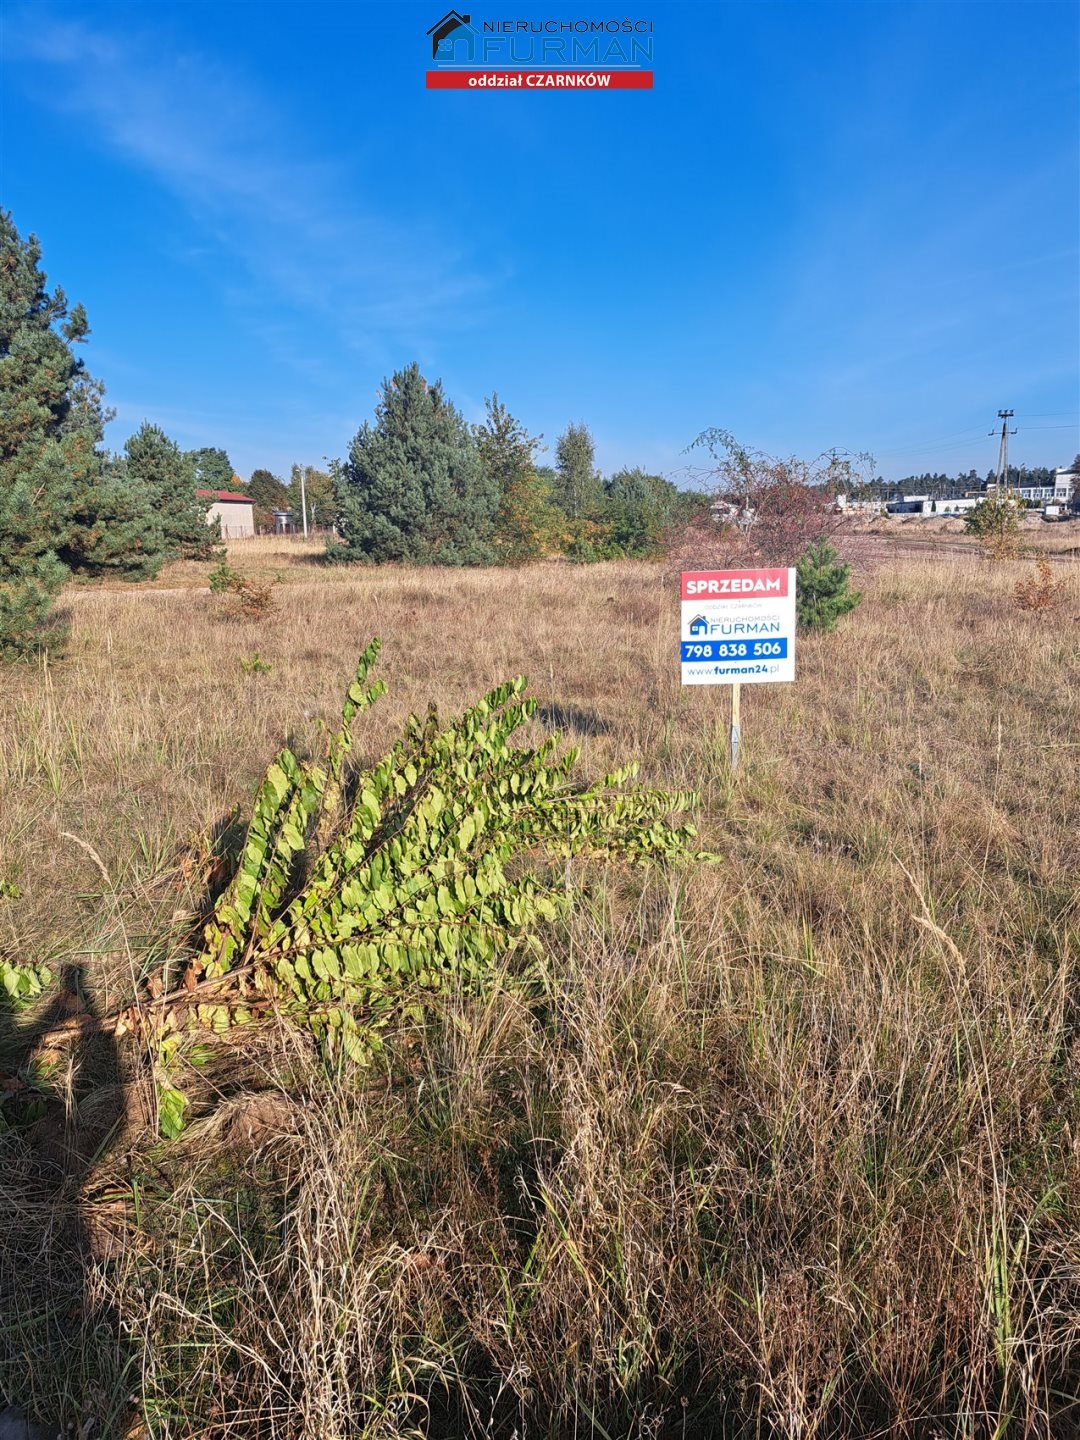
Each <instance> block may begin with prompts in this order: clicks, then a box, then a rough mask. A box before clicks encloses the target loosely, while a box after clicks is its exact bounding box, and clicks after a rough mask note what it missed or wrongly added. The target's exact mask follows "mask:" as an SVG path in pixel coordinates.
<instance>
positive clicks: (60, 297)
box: [0, 210, 102, 657]
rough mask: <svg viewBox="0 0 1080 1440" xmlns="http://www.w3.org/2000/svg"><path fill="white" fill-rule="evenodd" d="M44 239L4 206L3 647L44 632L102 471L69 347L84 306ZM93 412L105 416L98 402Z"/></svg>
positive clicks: (6, 650) (20, 650)
mask: <svg viewBox="0 0 1080 1440" xmlns="http://www.w3.org/2000/svg"><path fill="white" fill-rule="evenodd" d="M40 260H41V248H40V246H39V245H38V242H37V239H36V238H35V237H34V236H33V235H31V236H30V237H29V239H27V240H25V241H24V240H23V239H22V238H21V237H20V235H19V233H18V231H17V229H16V228H15V224H14V222H13V220H12V218H11V215H10V213H8V212H7V211H2V210H0V655H3V656H4V657H11V656H13V655H20V654H26V653H28V652H30V651H31V650H33V649H34V648H35V646H36V645H38V644H40V643H41V641H42V640H43V639H44V638H46V637H45V635H44V632H43V627H44V625H45V621H46V617H47V615H48V611H49V607H50V605H51V602H52V598H53V596H54V595H55V594H56V592H57V591H58V590H59V588H60V586H61V585H62V584H63V583H64V579H65V578H66V575H67V567H66V565H65V564H64V562H63V560H62V559H61V554H60V552H61V551H62V550H63V549H64V548H65V547H66V546H67V545H68V543H69V541H70V539H71V536H72V533H73V529H74V525H75V510H76V505H77V492H78V491H79V490H80V488H81V487H85V485H86V484H87V483H88V482H92V481H93V480H94V478H95V476H96V475H97V474H98V472H99V471H100V467H101V464H102V457H101V455H100V453H99V451H98V449H97V445H98V442H99V440H100V431H99V429H98V428H95V412H94V404H93V401H94V398H95V396H97V397H98V398H100V387H99V386H95V385H94V383H93V382H92V381H90V379H89V377H88V376H87V375H86V370H85V366H84V364H83V361H82V360H79V359H76V357H75V354H74V352H73V350H72V346H73V345H74V344H76V343H78V342H79V341H81V340H84V339H85V338H86V336H87V335H88V334H89V328H90V327H89V325H88V323H87V318H86V312H85V310H84V309H83V307H82V306H81V305H75V306H73V307H72V309H71V310H70V311H69V310H68V306H67V301H66V299H65V296H64V293H63V291H62V290H61V289H60V288H59V287H57V288H56V289H55V290H54V291H53V292H52V294H51V295H50V294H49V292H48V290H47V289H46V288H45V287H46V277H45V274H44V272H43V271H42V269H41V265H40ZM97 414H98V415H100V405H99V406H98V410H97Z"/></svg>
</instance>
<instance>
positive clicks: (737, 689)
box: [731, 680, 742, 775]
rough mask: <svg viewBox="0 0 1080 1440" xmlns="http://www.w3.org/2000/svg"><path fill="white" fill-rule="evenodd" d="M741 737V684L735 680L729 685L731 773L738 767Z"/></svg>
mask: <svg viewBox="0 0 1080 1440" xmlns="http://www.w3.org/2000/svg"><path fill="white" fill-rule="evenodd" d="M741 738H742V686H741V685H740V683H739V682H738V680H736V681H735V683H734V685H732V687H731V773H732V774H733V775H734V773H735V771H736V770H737V769H738V768H739V741H740V740H741Z"/></svg>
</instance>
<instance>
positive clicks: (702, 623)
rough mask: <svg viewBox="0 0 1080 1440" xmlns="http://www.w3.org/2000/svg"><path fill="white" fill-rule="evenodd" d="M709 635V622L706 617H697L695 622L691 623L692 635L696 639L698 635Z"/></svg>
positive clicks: (694, 619)
mask: <svg viewBox="0 0 1080 1440" xmlns="http://www.w3.org/2000/svg"><path fill="white" fill-rule="evenodd" d="M708 633H709V622H708V620H706V619H705V616H704V615H695V616H694V618H693V620H691V621H690V634H691V635H693V636H694V637H695V638H696V637H697V636H698V635H707V634H708Z"/></svg>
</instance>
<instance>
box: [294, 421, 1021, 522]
mask: <svg viewBox="0 0 1080 1440" xmlns="http://www.w3.org/2000/svg"><path fill="white" fill-rule="evenodd" d="M1009 414H1010V415H1011V414H1012V411H1011V410H1010V411H1009ZM300 510H301V513H302V514H303V517H304V539H305V540H306V539H307V490H306V489H305V488H304V467H303V466H302V465H301V467H300Z"/></svg>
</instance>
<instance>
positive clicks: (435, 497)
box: [0, 210, 975, 658]
mask: <svg viewBox="0 0 1080 1440" xmlns="http://www.w3.org/2000/svg"><path fill="white" fill-rule="evenodd" d="M89 334H90V326H89V321H88V318H87V315H86V311H85V309H84V308H83V306H82V305H81V304H76V305H71V306H69V305H68V302H67V298H66V296H65V295H64V292H63V290H62V289H61V288H60V287H59V286H56V287H54V288H53V290H52V291H51V292H50V291H49V289H48V288H47V278H46V275H45V273H44V271H43V269H42V267H41V248H40V245H39V243H38V241H37V239H36V237H35V236H34V235H32V234H31V235H29V236H28V237H27V238H26V239H23V238H22V236H21V235H20V234H19V231H18V229H17V228H16V226H15V223H14V220H13V218H12V215H11V213H10V212H9V211H5V210H0V392H2V395H3V404H2V406H0V658H12V657H15V656H18V655H23V654H30V653H34V652H35V651H37V650H40V649H41V648H42V646H43V645H48V644H49V643H50V638H51V637H54V636H58V635H59V630H58V629H57V625H56V621H55V619H54V618H51V611H52V605H53V602H54V600H55V597H56V595H57V594H58V592H59V590H60V588H61V587H62V586H63V584H64V583H65V581H66V580H67V579H68V578H69V577H71V576H73V575H77V576H87V577H95V576H97V577H101V576H106V575H110V574H111V575H119V576H124V577H125V578H129V579H133V580H140V579H148V578H152V577H153V576H155V575H156V574H157V573H158V572H159V571H160V569H161V568H162V566H163V565H164V564H165V563H167V562H168V561H170V560H177V559H187V560H203V559H211V558H213V557H214V556H215V554H216V553H217V549H218V546H219V545H220V541H221V535H220V526H219V525H218V523H217V522H213V523H209V522H208V512H209V509H210V507H211V505H212V504H213V498H214V497H213V495H212V494H203V495H200V494H199V493H198V492H199V491H200V490H202V491H208V492H214V491H221V490H236V489H240V490H242V491H243V492H244V493H245V494H246V495H247V496H248V497H249V498H250V499H251V501H252V503H253V507H254V514H255V519H256V524H257V525H259V526H260V527H262V528H269V527H270V526H271V525H272V524H273V512H274V511H280V510H291V511H293V512H294V514H298V513H299V512H300V509H301V505H300V490H301V480H303V484H304V489H305V491H306V495H307V499H308V514H309V517H311V518H313V520H314V522H315V523H317V524H318V525H320V526H322V527H323V528H325V529H329V530H330V532H331V533H330V535H329V538H328V539H327V543H326V559H327V561H328V562H330V563H366V564H381V563H393V562H397V563H403V564H417V565H426V564H432V565H450V566H463V565H499V564H503V565H520V564H523V563H527V562H529V561H533V560H540V559H544V558H547V557H553V556H559V557H564V558H566V559H568V560H573V561H579V562H590V561H598V560H609V559H616V558H633V559H650V558H656V557H659V556H661V555H669V556H674V554H675V553H676V552H677V551H679V550H682V551H684V552H686V553H688V554H689V553H691V552H695V551H696V552H698V553H700V554H701V556H702V560H704V558H705V553H704V552H706V551H708V552H709V553H710V554H711V555H712V556H713V558H714V562H715V559H716V557H717V556H721V557H722V555H723V554H727V555H729V556H731V555H737V557H738V558H739V559H740V561H741V562H742V563H749V562H751V561H752V560H754V559H755V558H756V559H758V560H759V561H760V562H762V563H786V564H795V563H796V561H797V560H798V559H799V557H800V556H801V555H802V554H803V553H804V552H805V550H806V549H807V547H808V546H809V545H811V544H813V543H816V542H817V541H820V540H821V539H823V538H824V537H826V536H827V535H828V533H829V526H828V524H826V522H825V519H824V516H825V512H826V509H827V508H830V507H831V503H832V500H833V498H834V496H835V494H836V493H839V492H845V493H848V494H855V495H857V494H859V493H865V491H866V490H867V488H868V487H873V486H875V485H879V484H882V483H884V482H879V481H874V480H872V479H867V475H866V470H867V465H869V466H871V467H872V465H873V461H872V458H871V457H869V456H850V455H847V454H846V453H843V452H838V451H829V452H826V454H825V455H823V456H819V457H818V458H817V460H814V461H809V462H806V461H803V460H800V459H798V458H797V457H791V458H789V459H784V460H778V459H776V458H775V457H772V456H768V455H765V454H763V453H762V452H757V451H752V450H748V449H746V448H745V447H744V446H742V445H741V444H740V443H739V442H738V441H736V440H735V438H734V437H733V436H732V435H731V434H730V433H729V432H727V431H724V430H719V429H711V430H706V431H703V432H702V434H701V435H699V436H698V437H697V439H696V440H695V441H694V442H693V443H692V445H691V446H689V447H687V448H688V449H691V450H692V449H694V448H695V447H699V446H700V447H703V448H704V449H705V450H706V451H707V452H708V454H709V456H710V462H711V463H710V465H709V467H708V468H705V469H703V470H701V471H698V472H697V474H696V477H695V478H697V479H698V480H699V481H701V482H704V484H703V485H702V487H701V488H685V489H680V488H679V487H678V486H676V485H675V484H673V483H672V482H671V481H670V480H668V479H667V478H665V477H664V476H662V475H658V474H654V473H651V472H650V471H648V470H646V469H644V468H642V467H640V466H635V467H632V468H631V467H625V466H624V467H623V468H622V469H620V470H618V471H616V472H615V473H614V474H611V475H608V476H606V477H605V476H604V475H602V474H601V472H600V470H599V469H598V468H597V465H596V458H595V447H594V443H593V438H592V435H591V433H590V431H589V428H588V426H587V425H586V424H585V423H584V422H582V421H575V422H572V423H570V424H568V425H567V427H566V429H565V430H564V431H563V432H562V434H560V435H559V436H558V438H557V440H556V442H555V444H554V454H553V457H552V458H553V461H554V463H553V464H551V465H548V464H544V463H541V461H540V458H539V457H540V455H541V453H542V452H543V451H544V449H545V448H546V447H545V446H544V437H543V436H542V435H531V434H530V433H529V431H528V430H527V429H526V427H525V426H524V425H523V424H522V423H521V422H520V421H519V420H518V419H517V418H516V417H515V416H514V415H513V414H512V413H511V412H510V411H509V409H508V408H507V407H506V406H505V405H504V404H503V402H502V401H501V400H500V398H499V395H498V392H497V391H493V392H492V394H491V396H490V397H489V398H488V399H487V400H486V401H485V418H484V420H483V422H481V423H480V424H471V423H470V422H468V421H467V420H466V419H465V418H464V416H463V415H462V413H461V412H460V410H458V409H457V407H456V406H455V405H454V404H453V402H452V401H451V400H450V399H449V397H448V396H447V395H446V393H445V390H444V388H443V385H442V382H441V381H439V380H435V381H429V380H428V379H427V378H426V377H425V376H424V375H423V373H422V372H421V369H420V366H419V364H418V363H416V362H415V361H414V362H413V363H411V364H408V365H405V366H404V367H403V368H402V369H400V370H398V371H396V372H395V373H394V374H393V375H392V376H391V377H389V378H388V379H386V380H384V382H383V384H382V386H381V389H380V393H379V398H378V401H377V403H376V406H375V413H374V416H373V418H372V419H370V420H364V421H363V422H362V423H361V424H360V426H359V428H358V430H357V432H356V434H355V436H354V438H353V440H352V442H351V444H350V446H349V449H348V452H347V454H346V455H345V457H344V458H342V459H337V460H333V461H330V462H329V463H328V467H327V468H326V469H319V468H317V467H315V466H313V465H306V466H301V465H299V464H295V465H293V467H292V472H291V475H290V479H289V480H288V481H286V480H284V479H283V478H281V477H279V476H277V475H275V474H273V472H272V471H270V470H269V469H266V468H264V467H259V468H257V469H255V470H254V471H253V472H252V474H251V476H250V478H249V479H248V480H247V481H243V480H242V479H241V478H240V477H239V476H238V475H236V473H235V471H234V469H233V466H232V463H231V461H230V460H229V457H228V454H227V452H226V451H225V450H224V449H223V448H221V447H203V448H200V449H195V450H183V449H181V447H180V446H179V445H178V444H177V443H176V442H175V441H174V440H173V439H171V438H170V437H169V436H168V435H167V434H166V433H165V431H164V430H163V429H162V427H161V426H159V425H156V424H154V423H153V422H152V421H150V420H145V421H144V422H143V424H142V425H141V426H140V427H139V429H138V430H137V431H135V432H134V433H133V434H132V435H130V436H129V437H128V439H127V440H126V441H125V443H124V446H123V449H122V450H121V451H120V452H118V453H114V452H110V451H109V450H108V449H106V448H105V425H106V423H107V422H108V421H109V420H111V419H112V418H113V414H114V412H110V411H109V410H107V408H106V406H105V387H104V384H103V383H102V382H101V381H100V380H99V379H97V378H95V377H94V376H93V375H92V374H91V373H90V372H89V370H88V369H87V366H86V362H85V360H83V359H82V358H81V357H80V356H77V355H76V351H75V347H76V346H78V345H80V344H82V343H84V342H85V341H86V340H87V338H88V336H89ZM974 474H975V472H974V471H972V472H971V475H972V476H974ZM718 496H727V497H728V498H729V500H730V499H731V498H734V499H735V501H736V507H735V509H732V507H731V506H730V505H729V507H728V509H729V511H731V514H729V515H728V519H727V521H725V519H724V512H723V511H718V509H717V508H716V505H715V501H716V499H717V497H718ZM736 513H737V514H738V515H739V516H740V517H741V519H740V523H739V524H738V525H733V524H731V523H730V522H731V519H732V517H733V516H734V514H736ZM748 517H753V519H754V521H755V528H754V535H753V538H752V539H751V536H750V534H749V531H750V525H749V523H744V522H746V521H747V520H748ZM721 532H723V533H721Z"/></svg>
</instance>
